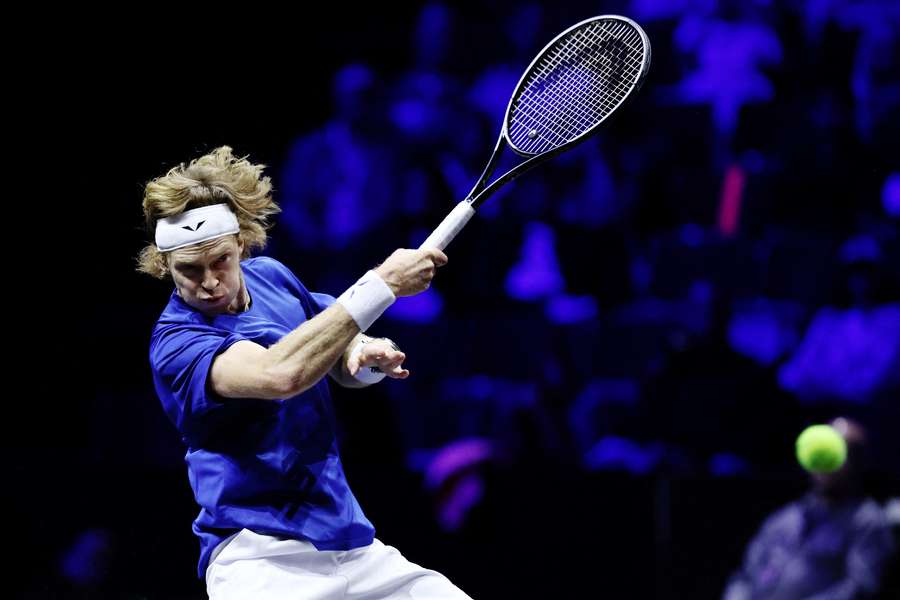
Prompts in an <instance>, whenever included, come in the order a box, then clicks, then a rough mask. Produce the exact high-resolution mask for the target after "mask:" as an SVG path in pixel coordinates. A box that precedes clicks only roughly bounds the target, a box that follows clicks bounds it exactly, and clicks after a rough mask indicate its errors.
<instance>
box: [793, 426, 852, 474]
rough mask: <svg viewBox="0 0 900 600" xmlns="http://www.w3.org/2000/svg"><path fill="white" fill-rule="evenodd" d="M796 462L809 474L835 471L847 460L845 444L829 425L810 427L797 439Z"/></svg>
mask: <svg viewBox="0 0 900 600" xmlns="http://www.w3.org/2000/svg"><path fill="white" fill-rule="evenodd" d="M797 460H798V461H799V462H800V464H801V465H802V466H803V468H804V469H806V470H807V471H809V472H810V473H831V472H833V471H837V470H838V469H840V468H841V466H843V464H844V461H846V460H847V442H845V441H844V438H843V437H842V436H841V434H840V433H838V432H837V430H835V428H834V427H832V426H831V425H812V426H810V427H807V428H806V429H804V430H803V433H801V434H800V435H799V436H798V437H797Z"/></svg>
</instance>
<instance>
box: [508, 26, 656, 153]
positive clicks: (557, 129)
mask: <svg viewBox="0 0 900 600" xmlns="http://www.w3.org/2000/svg"><path fill="white" fill-rule="evenodd" d="M595 29H601V32H600V33H601V34H611V35H612V36H621V34H622V32H623V31H625V30H627V29H628V26H626V25H624V24H621V23H616V24H615V25H614V26H613V28H609V27H606V28H604V27H602V26H600V27H597V26H595ZM586 30H587V28H585V30H581V31H578V32H575V33H574V34H572V35H570V36H569V38H567V39H566V40H565V41H566V42H568V43H566V44H559V45H558V46H557V47H556V48H555V49H554V51H553V52H551V53H549V54H548V56H547V57H546V58H545V60H544V61H542V62H543V64H541V66H540V68H539V69H538V70H537V71H536V76H534V77H532V80H533V81H538V80H539V79H540V78H541V77H545V78H546V77H548V75H553V74H557V73H556V71H558V70H560V66H561V65H564V66H567V67H570V69H569V70H568V71H566V72H565V73H564V74H565V75H569V76H571V77H570V78H567V77H560V76H559V74H557V77H555V78H553V81H552V83H551V85H549V86H546V85H545V86H544V87H543V88H539V91H546V92H547V94H546V97H544V96H545V95H543V94H540V95H539V94H527V95H526V98H527V99H530V100H536V102H535V106H533V107H531V108H536V109H538V110H540V111H541V113H540V114H542V115H544V116H548V115H549V116H550V117H555V118H551V119H550V123H549V133H550V134H551V136H552V137H551V138H550V139H548V138H547V136H543V138H544V139H543V141H544V142H546V141H549V142H551V143H552V144H554V145H558V144H560V143H564V142H565V141H568V140H569V139H571V138H572V137H575V136H577V135H580V134H581V133H583V132H584V131H586V130H587V129H588V128H590V127H591V126H593V125H595V124H596V123H597V122H598V121H599V120H602V118H604V117H605V115H606V114H609V112H611V109H614V108H615V106H616V105H617V104H618V101H619V100H621V98H622V97H624V95H625V94H627V91H628V90H629V89H630V87H628V86H627V85H623V84H622V72H623V65H624V64H625V61H624V60H623V58H622V56H621V54H622V52H621V50H622V47H623V45H622V44H621V42H618V41H617V40H616V38H615V37H609V35H607V37H606V39H605V40H602V41H601V42H599V43H595V44H594V47H593V48H592V47H591V42H592V41H594V40H592V39H591V35H590V34H591V33H594V34H595V35H594V36H593V37H594V38H596V37H597V36H596V33H597V32H596V31H595V32H590V31H586ZM635 35H636V34H635ZM636 37H637V38H638V41H640V38H639V36H636ZM610 40H612V42H611V41H610ZM613 44H615V46H618V48H615V46H614V48H613V50H612V51H610V46H611V45H613ZM597 49H601V50H604V51H603V52H597ZM616 50H618V52H616ZM587 51H594V52H595V54H594V55H593V57H591V58H589V60H588V61H581V62H579V61H578V58H579V55H578V54H580V56H581V57H584V56H585V55H586V52H587ZM573 53H578V54H573ZM632 56H640V55H639V54H638V55H634V53H632ZM626 59H627V57H626ZM604 63H607V64H604ZM617 63H618V64H617ZM585 66H587V67H592V68H593V69H594V70H595V71H596V70H599V71H600V73H599V76H600V77H602V81H599V82H598V81H597V80H596V79H597V78H596V77H591V73H592V71H585V69H584V68H583V67H585ZM629 66H630V67H631V74H632V76H633V75H636V74H637V72H638V70H639V63H637V62H636V60H635V58H632V59H631V62H630V64H629ZM602 83H605V84H606V87H609V88H611V89H612V90H613V92H615V94H616V95H618V97H617V98H616V97H613V96H612V95H611V94H610V93H609V92H605V93H603V94H597V93H596V92H597V90H601V91H603V86H602V85H600V84H602ZM554 84H555V85H554ZM534 87H535V86H534V85H531V88H532V89H533V88H534ZM592 89H593V91H594V93H593V94H590V93H585V92H590V91H591V90H592ZM527 91H531V90H527ZM520 104H522V103H520ZM523 108H524V109H525V111H524V112H525V115H526V116H527V117H531V118H530V119H526V121H529V122H527V125H531V126H532V129H531V131H535V128H534V126H535V125H538V124H539V122H538V121H539V120H538V119H536V116H537V115H536V114H535V112H534V111H533V110H528V108H529V107H528V106H527V105H524V107H523ZM521 133H522V132H519V134H520V135H518V136H516V137H517V139H522V136H521ZM526 135H527V133H526ZM528 137H530V136H528ZM529 141H531V140H528V139H525V140H524V144H523V145H529V146H535V145H536V144H535V143H534V142H532V143H531V144H528V142H529ZM520 143H521V142H520Z"/></svg>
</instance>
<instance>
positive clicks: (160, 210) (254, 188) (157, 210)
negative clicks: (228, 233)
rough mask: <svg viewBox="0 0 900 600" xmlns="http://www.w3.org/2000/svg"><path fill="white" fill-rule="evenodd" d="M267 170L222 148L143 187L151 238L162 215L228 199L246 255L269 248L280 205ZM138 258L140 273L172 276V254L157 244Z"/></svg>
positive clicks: (159, 276)
mask: <svg viewBox="0 0 900 600" xmlns="http://www.w3.org/2000/svg"><path fill="white" fill-rule="evenodd" d="M263 169H265V165H254V164H252V163H251V162H249V161H248V160H247V158H246V157H244V158H236V157H235V156H234V155H233V154H232V151H231V148H229V147H228V146H222V147H220V148H216V149H215V150H213V151H212V152H210V153H209V154H207V155H205V156H201V157H200V158H197V159H194V160H192V161H191V162H190V164H188V165H185V164H184V163H181V164H180V165H178V166H177V167H175V168H173V169H170V170H169V172H168V173H166V174H165V175H164V176H163V177H157V178H156V179H154V180H152V181H151V182H149V183H148V184H147V186H146V187H145V188H144V218H145V219H146V221H147V231H148V233H149V234H150V237H151V239H153V237H154V232H155V231H156V222H157V221H158V220H159V219H163V218H165V217H171V216H174V215H179V214H181V213H183V212H185V211H187V210H192V209H194V208H200V207H201V206H209V205H210V204H225V203H227V204H228V205H229V207H231V210H232V211H234V214H235V215H236V216H237V220H238V224H239V225H240V228H241V229H240V232H239V233H238V237H239V238H240V239H241V240H242V241H243V242H244V251H243V254H242V255H241V258H248V257H249V256H250V254H251V252H252V251H253V250H261V249H263V248H265V246H266V240H267V235H266V230H267V229H269V227H271V224H270V223H269V217H270V216H271V215H274V214H276V213H278V212H280V210H281V209H280V208H278V205H277V204H275V202H274V201H273V200H272V196H271V192H272V183H271V181H270V180H269V178H268V177H263V176H262V172H263ZM137 262H138V267H137V270H138V271H140V272H141V273H147V274H148V275H152V276H153V277H156V278H158V279H163V278H165V277H166V276H167V275H169V265H168V252H160V250H159V249H158V248H157V247H156V244H149V245H147V246H146V247H145V248H144V249H143V250H141V253H140V255H139V256H138V259H137Z"/></svg>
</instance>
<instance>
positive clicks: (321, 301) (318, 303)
mask: <svg viewBox="0 0 900 600" xmlns="http://www.w3.org/2000/svg"><path fill="white" fill-rule="evenodd" d="M309 295H310V296H312V305H313V310H314V311H315V313H316V314H319V313H320V312H322V311H323V310H325V309H326V308H328V307H329V306H331V305H332V304H334V302H335V299H334V296H329V295H328V294H319V293H317V292H310V294H309Z"/></svg>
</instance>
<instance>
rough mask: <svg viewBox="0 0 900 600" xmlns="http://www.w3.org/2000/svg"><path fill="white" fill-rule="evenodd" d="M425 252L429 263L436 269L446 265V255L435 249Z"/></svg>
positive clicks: (427, 249) (428, 249)
mask: <svg viewBox="0 0 900 600" xmlns="http://www.w3.org/2000/svg"><path fill="white" fill-rule="evenodd" d="M425 252H426V253H427V254H428V257H429V258H430V259H431V262H432V263H434V264H435V265H436V266H438V267H443V266H444V265H446V264H447V260H448V259H447V255H446V254H444V253H443V252H441V251H440V250H438V249H437V248H426V249H425Z"/></svg>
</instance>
